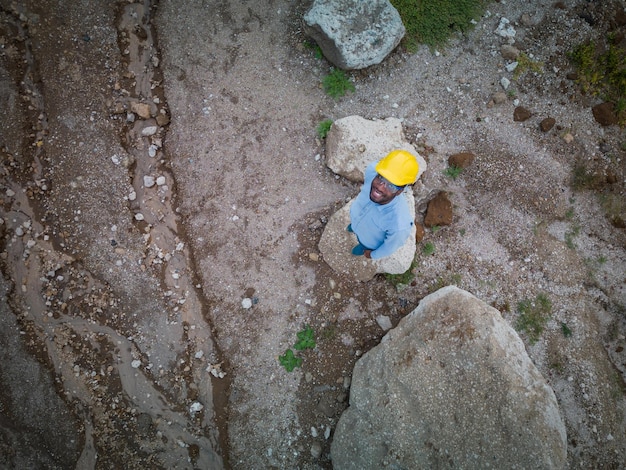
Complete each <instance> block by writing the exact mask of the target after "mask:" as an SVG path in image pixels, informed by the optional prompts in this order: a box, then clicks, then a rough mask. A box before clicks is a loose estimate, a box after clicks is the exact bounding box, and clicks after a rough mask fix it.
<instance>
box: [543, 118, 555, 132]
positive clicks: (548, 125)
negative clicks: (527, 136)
mask: <svg viewBox="0 0 626 470" xmlns="http://www.w3.org/2000/svg"><path fill="white" fill-rule="evenodd" d="M555 124H556V119H554V118H551V117H547V118H545V119H544V120H543V121H541V122H540V123H539V129H541V131H542V132H548V131H549V130H551V129H552V128H553V127H554V125H555Z"/></svg>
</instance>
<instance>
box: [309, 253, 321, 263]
mask: <svg viewBox="0 0 626 470" xmlns="http://www.w3.org/2000/svg"><path fill="white" fill-rule="evenodd" d="M309 259H310V260H311V261H319V259H320V255H318V254H317V253H309Z"/></svg>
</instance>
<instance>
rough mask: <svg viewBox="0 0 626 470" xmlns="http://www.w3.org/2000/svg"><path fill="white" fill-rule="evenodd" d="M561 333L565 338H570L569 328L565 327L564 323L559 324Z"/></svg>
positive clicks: (570, 331)
mask: <svg viewBox="0 0 626 470" xmlns="http://www.w3.org/2000/svg"><path fill="white" fill-rule="evenodd" d="M561 332H562V333H563V336H565V337H566V338H569V337H570V336H572V330H570V328H569V326H567V325H566V324H565V323H564V322H561Z"/></svg>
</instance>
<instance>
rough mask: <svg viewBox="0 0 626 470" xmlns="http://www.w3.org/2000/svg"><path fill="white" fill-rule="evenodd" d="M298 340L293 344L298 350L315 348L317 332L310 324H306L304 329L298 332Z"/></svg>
mask: <svg viewBox="0 0 626 470" xmlns="http://www.w3.org/2000/svg"><path fill="white" fill-rule="evenodd" d="M297 337H298V341H296V344H294V345H293V347H294V348H296V349H297V350H298V351H302V350H303V349H313V348H314V347H315V332H314V331H313V328H311V327H310V326H309V325H305V326H304V330H302V331H299V332H298V333H297Z"/></svg>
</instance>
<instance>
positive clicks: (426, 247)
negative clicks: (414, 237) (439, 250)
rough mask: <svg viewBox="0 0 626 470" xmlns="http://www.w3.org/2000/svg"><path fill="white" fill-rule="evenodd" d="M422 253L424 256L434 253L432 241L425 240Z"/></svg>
mask: <svg viewBox="0 0 626 470" xmlns="http://www.w3.org/2000/svg"><path fill="white" fill-rule="evenodd" d="M422 253H423V254H424V255H425V256H430V255H432V254H433V253H435V245H434V243H432V242H426V243H424V246H423V247H422Z"/></svg>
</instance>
